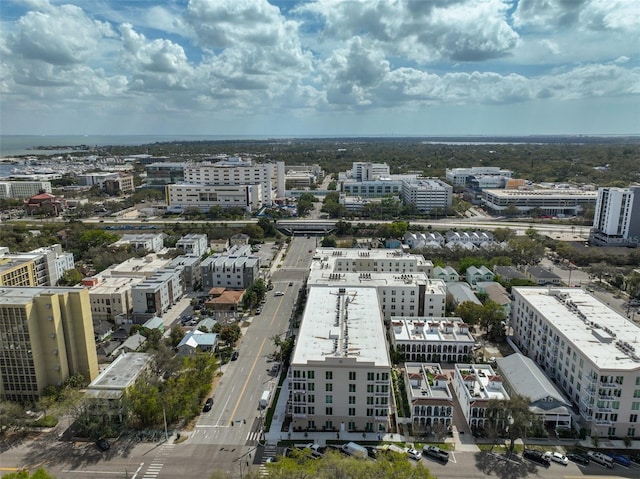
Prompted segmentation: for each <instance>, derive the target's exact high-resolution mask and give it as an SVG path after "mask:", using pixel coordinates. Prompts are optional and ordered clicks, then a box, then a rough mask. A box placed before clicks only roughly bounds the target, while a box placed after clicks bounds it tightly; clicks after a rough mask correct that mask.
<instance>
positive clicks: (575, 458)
mask: <svg viewBox="0 0 640 479" xmlns="http://www.w3.org/2000/svg"><path fill="white" fill-rule="evenodd" d="M567 459H569V460H570V461H571V462H575V463H576V464H582V465H583V466H588V465H589V457H588V456H585V455H584V454H575V453H570V454H567Z"/></svg>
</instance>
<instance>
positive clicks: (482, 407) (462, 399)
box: [451, 364, 510, 431]
mask: <svg viewBox="0 0 640 479" xmlns="http://www.w3.org/2000/svg"><path fill="white" fill-rule="evenodd" d="M451 384H452V386H453V391H454V393H455V395H456V397H457V398H458V402H459V403H460V407H461V408H462V413H463V414H464V418H465V420H466V422H467V424H468V425H469V427H470V428H471V430H472V431H474V430H475V429H482V428H484V427H485V423H486V421H487V407H488V406H489V402H490V401H491V400H492V399H497V400H500V401H505V400H509V399H510V397H509V394H508V393H507V391H506V390H505V388H504V380H503V379H502V377H501V376H499V375H497V374H496V373H495V372H494V371H493V368H492V367H491V366H490V365H488V364H456V365H455V366H454V373H453V380H452V382H451Z"/></svg>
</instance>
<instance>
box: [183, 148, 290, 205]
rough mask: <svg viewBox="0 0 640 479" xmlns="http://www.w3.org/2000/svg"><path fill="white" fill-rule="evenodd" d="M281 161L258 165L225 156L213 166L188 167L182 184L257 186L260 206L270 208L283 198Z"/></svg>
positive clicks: (192, 165)
mask: <svg viewBox="0 0 640 479" xmlns="http://www.w3.org/2000/svg"><path fill="white" fill-rule="evenodd" d="M284 171H285V170H284V162H282V161H277V162H269V163H258V162H257V161H254V160H252V159H250V158H238V157H228V158H225V159H223V160H220V161H217V162H215V163H198V164H190V165H187V166H186V167H185V169H184V180H185V183H191V184H195V185H211V186H248V185H260V186H261V189H262V192H261V193H262V204H264V205H266V206H272V205H273V204H274V201H275V199H276V198H284V197H285V172H284Z"/></svg>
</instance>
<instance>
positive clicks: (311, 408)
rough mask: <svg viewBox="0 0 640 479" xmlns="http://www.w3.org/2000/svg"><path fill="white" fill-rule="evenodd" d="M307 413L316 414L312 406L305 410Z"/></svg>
mask: <svg viewBox="0 0 640 479" xmlns="http://www.w3.org/2000/svg"><path fill="white" fill-rule="evenodd" d="M307 411H308V412H309V414H315V413H316V408H315V407H313V406H309V407H308V408H307Z"/></svg>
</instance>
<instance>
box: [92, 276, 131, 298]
mask: <svg viewBox="0 0 640 479" xmlns="http://www.w3.org/2000/svg"><path fill="white" fill-rule="evenodd" d="M98 278H99V281H100V282H99V283H98V284H97V285H95V286H93V287H92V288H89V294H113V293H117V292H119V291H120V290H121V289H122V290H126V289H127V288H131V287H132V286H135V285H136V284H138V283H140V282H141V281H142V280H143V278H139V277H136V278H127V277H124V276H102V275H100V276H98Z"/></svg>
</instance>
